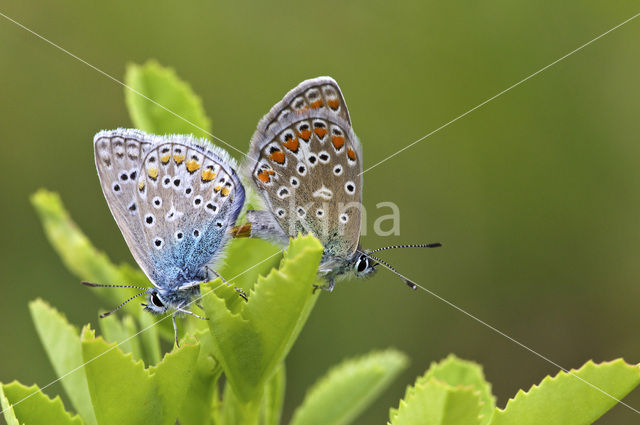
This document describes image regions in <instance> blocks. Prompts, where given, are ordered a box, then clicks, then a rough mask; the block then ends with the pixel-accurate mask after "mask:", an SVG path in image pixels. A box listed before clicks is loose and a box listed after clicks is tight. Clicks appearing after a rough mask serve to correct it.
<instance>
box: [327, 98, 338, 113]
mask: <svg viewBox="0 0 640 425" xmlns="http://www.w3.org/2000/svg"><path fill="white" fill-rule="evenodd" d="M327 104H328V105H329V107H330V108H331V109H333V110H334V111H335V110H336V109H338V107H339V106H340V101H339V100H338V99H329V100H327Z"/></svg>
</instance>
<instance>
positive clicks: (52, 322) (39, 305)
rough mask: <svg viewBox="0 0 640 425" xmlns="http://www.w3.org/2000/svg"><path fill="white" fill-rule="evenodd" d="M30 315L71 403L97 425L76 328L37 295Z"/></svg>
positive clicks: (91, 422)
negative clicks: (83, 368) (82, 367)
mask: <svg viewBox="0 0 640 425" xmlns="http://www.w3.org/2000/svg"><path fill="white" fill-rule="evenodd" d="M29 311H30V312H31V318H32V320H33V323H34V324H35V327H36V331H37V332H38V336H39V337H40V341H41V342H42V345H43V346H44V349H45V351H46V353H47V356H48V357H49V361H50V362H51V364H52V365H53V370H55V372H56V375H57V376H58V377H63V376H64V378H63V379H62V380H61V383H62V387H63V388H64V390H65V391H66V393H67V395H68V396H69V399H70V400H71V404H73V407H74V408H75V409H76V411H77V412H78V413H79V414H80V416H81V417H82V419H83V420H84V422H85V423H86V424H88V425H96V424H97V422H96V417H95V414H94V412H93V407H92V405H91V398H90V397H89V386H88V384H87V377H86V375H85V373H84V370H82V369H80V370H76V369H77V368H79V367H81V366H82V363H83V361H82V349H81V346H80V335H79V333H78V330H77V329H76V328H74V327H73V326H72V325H70V324H69V322H68V321H67V319H66V318H65V317H64V316H63V315H62V314H61V313H59V312H58V311H57V310H56V309H54V308H53V307H51V306H49V304H47V303H46V302H44V301H42V300H40V299H37V300H35V301H32V302H30V303H29Z"/></svg>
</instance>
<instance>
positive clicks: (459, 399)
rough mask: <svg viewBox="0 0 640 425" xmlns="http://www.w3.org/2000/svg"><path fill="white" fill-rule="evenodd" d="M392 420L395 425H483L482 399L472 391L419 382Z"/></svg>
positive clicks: (392, 415)
mask: <svg viewBox="0 0 640 425" xmlns="http://www.w3.org/2000/svg"><path fill="white" fill-rule="evenodd" d="M389 417H390V424H391V425H475V424H479V423H480V397H479V396H478V393H477V392H476V391H474V390H473V388H471V387H452V386H450V385H448V384H446V383H444V382H441V381H438V380H437V379H435V378H429V379H424V377H423V378H418V379H417V380H416V383H415V385H414V386H413V387H409V388H408V389H407V392H406V394H405V396H404V399H402V400H400V405H399V406H398V408H397V409H392V410H391V412H390V415H389Z"/></svg>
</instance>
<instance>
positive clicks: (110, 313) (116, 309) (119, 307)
mask: <svg viewBox="0 0 640 425" xmlns="http://www.w3.org/2000/svg"><path fill="white" fill-rule="evenodd" d="M149 293H150V292H149V291H147V292H140V293H139V294H138V295H134V296H133V297H131V298H129V299H128V300H126V301H125V302H123V303H122V304H120V305H119V306H118V307H116V308H114V309H113V310H111V311H109V312H107V313H102V314H101V315H100V318H101V319H104V318H105V317H107V316H110V315H112V314H113V313H115V312H116V311H118V310H120V309H121V308H122V307H124V305H125V304H126V303H128V302H129V301H131V300H132V299H134V298H138V297H139V296H140V295H147V294H149Z"/></svg>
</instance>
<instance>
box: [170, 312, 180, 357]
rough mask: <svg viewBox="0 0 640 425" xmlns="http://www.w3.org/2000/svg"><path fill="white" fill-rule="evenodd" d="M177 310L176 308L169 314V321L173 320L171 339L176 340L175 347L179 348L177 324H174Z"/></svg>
mask: <svg viewBox="0 0 640 425" xmlns="http://www.w3.org/2000/svg"><path fill="white" fill-rule="evenodd" d="M178 311H179V310H176V311H174V312H173V314H172V315H171V321H172V322H173V339H174V340H175V342H176V347H178V348H180V343H179V342H178V326H177V325H176V314H178Z"/></svg>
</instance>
